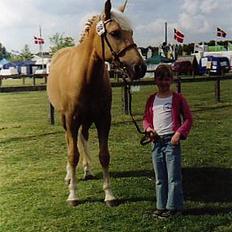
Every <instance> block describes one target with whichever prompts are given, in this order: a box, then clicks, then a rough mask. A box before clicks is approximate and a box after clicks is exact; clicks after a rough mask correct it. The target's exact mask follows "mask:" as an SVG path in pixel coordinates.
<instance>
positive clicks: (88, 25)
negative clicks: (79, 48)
mask: <svg viewBox="0 0 232 232" xmlns="http://www.w3.org/2000/svg"><path fill="white" fill-rule="evenodd" d="M97 18H98V16H92V18H90V19H88V21H87V22H86V23H85V27H84V31H83V32H82V34H81V38H80V39H79V43H81V42H83V41H84V39H85V38H86V37H87V35H88V34H89V29H90V27H91V26H92V25H93V23H94V21H95V20H96V19H97Z"/></svg>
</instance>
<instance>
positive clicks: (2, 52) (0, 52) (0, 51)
mask: <svg viewBox="0 0 232 232" xmlns="http://www.w3.org/2000/svg"><path fill="white" fill-rule="evenodd" d="M9 55H10V54H9V53H8V52H7V51H6V48H5V47H4V46H2V44H1V43H0V60H1V59H3V58H6V59H8V58H9Z"/></svg>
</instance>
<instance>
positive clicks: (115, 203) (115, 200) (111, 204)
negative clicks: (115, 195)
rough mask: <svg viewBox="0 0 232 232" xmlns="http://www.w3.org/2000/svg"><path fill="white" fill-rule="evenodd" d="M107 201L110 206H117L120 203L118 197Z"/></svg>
mask: <svg viewBox="0 0 232 232" xmlns="http://www.w3.org/2000/svg"><path fill="white" fill-rule="evenodd" d="M105 203H106V205H107V206H108V207H116V206H118V205H119V201H118V200H117V199H114V200H111V201H105Z"/></svg>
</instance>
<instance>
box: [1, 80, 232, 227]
mask: <svg viewBox="0 0 232 232" xmlns="http://www.w3.org/2000/svg"><path fill="white" fill-rule="evenodd" d="M221 89H222V94H221V98H222V101H221V102H220V103H216V102H215V100H214V92H213V91H214V83H213V82H208V83H192V84H184V85H183V94H184V95H185V96H186V98H187V99H188V101H189V103H190V105H191V108H192V111H193V116H194V126H193V129H192V131H191V134H190V136H189V138H188V140H186V141H184V142H183V143H182V150H183V183H184V192H185V208H186V210H185V212H184V216H182V217H180V218H176V219H172V220H168V221H160V220H156V219H154V218H152V216H151V214H152V210H153V209H154V208H155V186H154V174H153V171H152V164H151V158H150V146H149V145H148V146H140V145H139V139H140V135H139V134H137V132H136V130H135V128H134V126H133V124H132V123H131V119H130V117H129V116H127V115H123V113H122V105H121V90H120V89H119V88H117V89H114V90H113V107H112V127H111V133H110V141H109V145H110V152H111V155H112V156H111V169H110V170H111V176H112V178H111V182H112V188H113V192H114V194H115V195H116V196H117V197H118V198H119V199H120V200H121V204H120V205H119V206H118V207H116V208H108V207H106V206H105V205H104V203H103V199H104V194H103V191H102V173H101V167H100V164H99V162H98V146H97V135H96V131H95V129H94V127H93V128H91V130H90V150H91V154H92V157H93V168H94V172H95V174H96V179H95V180H91V181H87V182H84V181H82V168H81V165H80V166H79V167H78V196H79V198H80V201H81V204H80V205H78V206H77V207H75V208H72V207H69V206H68V205H67V204H66V198H67V194H68V189H67V186H65V185H64V181H63V178H64V176H65V165H66V144H65V140H64V134H63V129H62V127H61V125H60V122H59V117H58V115H56V125H55V126H51V125H49V123H48V103H47V96H46V93H45V92H28V93H8V94H1V95H0V106H1V108H0V167H1V169H0V170H1V172H0V231H1V232H15V231H20V232H28V231H54V232H55V231H56V232H57V231H61V232H63V231H78V232H79V231H194V232H195V231H196V232H198V231H217V232H221V231H228V232H229V231H232V226H231V221H232V212H231V209H232V195H231V192H232V185H231V183H232V168H231V167H232V158H231V147H232V137H231V134H232V126H231V125H232V117H231V115H232V80H229V81H223V82H222V87H221ZM153 91H154V87H151V86H150V87H141V91H140V92H138V93H134V94H133V112H134V114H135V117H136V119H137V120H138V121H139V122H140V120H141V118H142V114H143V109H144V104H145V101H146V98H147V97H148V95H149V94H150V93H152V92H153Z"/></svg>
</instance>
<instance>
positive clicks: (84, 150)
mask: <svg viewBox="0 0 232 232" xmlns="http://www.w3.org/2000/svg"><path fill="white" fill-rule="evenodd" d="M77 144H78V150H79V153H80V157H81V159H82V163H83V168H84V179H92V178H93V173H92V171H91V157H90V153H89V149H88V140H87V139H86V138H85V137H84V135H83V134H82V126H80V128H79V131H78V139H77Z"/></svg>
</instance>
